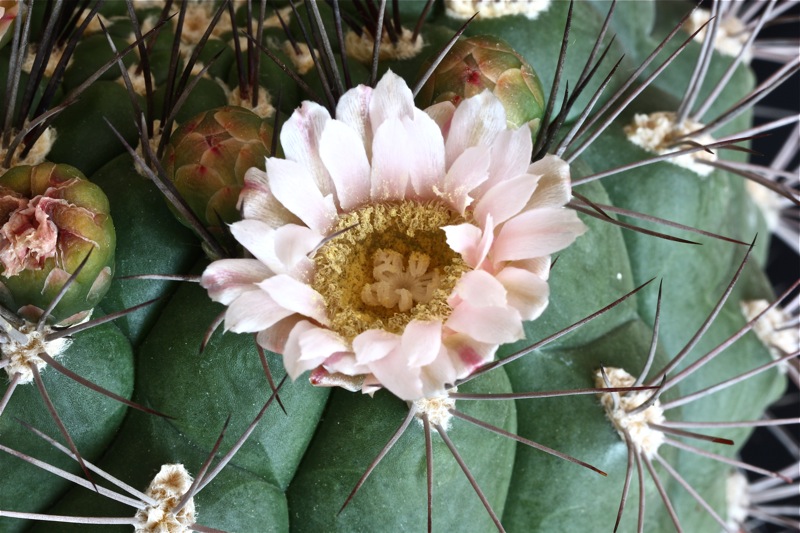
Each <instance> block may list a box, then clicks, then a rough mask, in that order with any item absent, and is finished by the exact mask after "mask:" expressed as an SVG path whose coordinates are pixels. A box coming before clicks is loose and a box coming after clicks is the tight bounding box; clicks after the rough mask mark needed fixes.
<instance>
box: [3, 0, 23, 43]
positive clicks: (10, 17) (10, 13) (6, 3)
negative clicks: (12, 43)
mask: <svg viewBox="0 0 800 533" xmlns="http://www.w3.org/2000/svg"><path fill="white" fill-rule="evenodd" d="M18 11H19V0H0V40H2V39H3V37H4V36H5V34H6V33H7V32H8V29H9V28H10V27H11V23H12V22H14V19H15V18H16V17H17V12H18Z"/></svg>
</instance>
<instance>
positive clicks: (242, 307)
mask: <svg viewBox="0 0 800 533" xmlns="http://www.w3.org/2000/svg"><path fill="white" fill-rule="evenodd" d="M291 314H292V311H290V310H289V309H286V308H285V307H283V306H282V305H279V304H278V303H277V302H275V300H273V299H272V298H270V297H269V295H268V294H267V293H266V292H264V291H262V290H261V289H258V288H256V289H255V290H252V291H247V292H244V293H242V294H241V295H240V296H239V297H238V298H236V299H235V300H234V301H233V302H231V304H230V305H229V306H228V310H227V312H226V313H225V330H226V331H233V332H234V333H253V332H256V331H261V330H264V329H267V328H269V327H271V326H273V325H274V324H275V323H277V322H278V321H279V320H283V319H284V318H286V317H287V316H289V315H291Z"/></svg>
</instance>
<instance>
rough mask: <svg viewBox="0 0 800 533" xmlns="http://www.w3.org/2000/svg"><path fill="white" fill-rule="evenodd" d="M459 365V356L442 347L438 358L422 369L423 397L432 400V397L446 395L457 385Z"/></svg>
mask: <svg viewBox="0 0 800 533" xmlns="http://www.w3.org/2000/svg"><path fill="white" fill-rule="evenodd" d="M458 363H459V362H458V360H457V356H455V355H454V354H453V353H451V352H450V351H449V350H448V349H447V348H445V347H444V346H440V347H439V353H438V355H437V356H436V358H435V359H434V360H433V361H432V362H431V364H429V365H427V366H425V367H423V368H422V369H421V372H420V379H421V380H422V395H421V396H424V397H426V398H430V397H432V396H442V395H444V394H445V393H446V392H447V389H448V388H449V387H450V386H452V385H453V384H455V382H456V380H457V379H458V377H459V368H458V367H459V364H458Z"/></svg>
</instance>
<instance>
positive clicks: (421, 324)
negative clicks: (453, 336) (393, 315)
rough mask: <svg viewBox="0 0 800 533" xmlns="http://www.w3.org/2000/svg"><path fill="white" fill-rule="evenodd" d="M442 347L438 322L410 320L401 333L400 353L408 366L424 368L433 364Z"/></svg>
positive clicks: (440, 328) (440, 329)
mask: <svg viewBox="0 0 800 533" xmlns="http://www.w3.org/2000/svg"><path fill="white" fill-rule="evenodd" d="M441 346H442V323H441V322H439V321H438V320H431V321H422V320H412V321H411V322H409V323H408V325H407V326H406V329H405V330H404V331H403V336H402V338H401V340H400V351H401V352H402V353H403V357H405V358H406V359H407V361H408V366H415V367H420V366H425V365H427V364H430V363H431V362H433V360H434V359H435V358H436V356H437V355H439V350H440V348H441Z"/></svg>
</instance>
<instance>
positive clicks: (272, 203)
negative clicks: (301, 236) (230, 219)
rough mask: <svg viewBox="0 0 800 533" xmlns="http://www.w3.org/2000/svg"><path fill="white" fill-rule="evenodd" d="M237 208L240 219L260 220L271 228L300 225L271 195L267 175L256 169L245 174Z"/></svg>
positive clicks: (251, 169) (297, 219)
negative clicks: (240, 215)
mask: <svg viewBox="0 0 800 533" xmlns="http://www.w3.org/2000/svg"><path fill="white" fill-rule="evenodd" d="M237 207H238V208H239V209H241V210H242V218H246V219H247V218H251V219H255V220H260V221H261V222H264V223H266V224H267V225H268V226H270V227H272V228H277V227H279V226H282V225H284V224H297V223H300V219H299V218H297V217H296V216H294V215H293V214H291V213H290V212H289V210H288V209H286V208H285V207H283V205H282V204H281V203H280V202H279V201H278V200H277V199H276V198H275V196H274V195H273V194H272V191H271V190H270V189H269V179H268V178H267V173H266V172H264V171H263V170H260V169H258V168H256V167H253V168H250V169H248V170H247V172H245V175H244V187H242V192H240V193H239V202H238V204H237Z"/></svg>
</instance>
